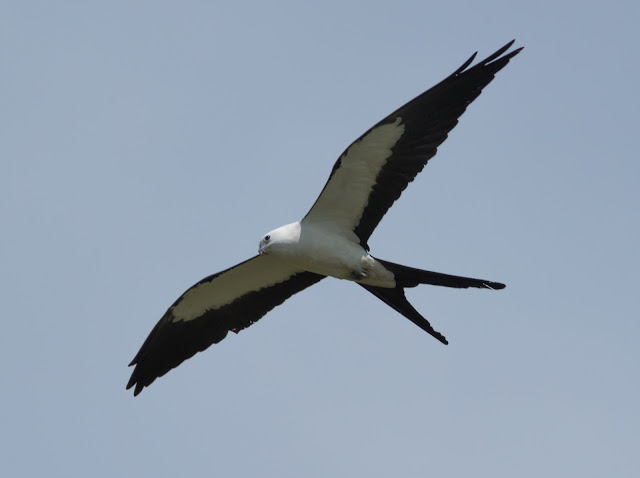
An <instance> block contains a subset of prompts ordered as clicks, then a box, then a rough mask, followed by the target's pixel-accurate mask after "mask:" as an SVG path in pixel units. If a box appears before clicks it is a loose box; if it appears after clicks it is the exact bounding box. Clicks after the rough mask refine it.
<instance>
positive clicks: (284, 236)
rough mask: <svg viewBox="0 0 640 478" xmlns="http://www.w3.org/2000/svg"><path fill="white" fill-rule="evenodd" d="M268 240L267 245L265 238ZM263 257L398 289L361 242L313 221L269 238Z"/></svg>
mask: <svg viewBox="0 0 640 478" xmlns="http://www.w3.org/2000/svg"><path fill="white" fill-rule="evenodd" d="M267 237H268V238H269V240H268V241H265V238H267ZM259 252H260V254H269V255H273V256H274V258H277V259H278V260H279V261H282V262H284V263H286V264H289V265H291V267H292V268H293V269H294V270H297V271H300V272H303V271H307V272H313V273H315V274H320V275H323V276H327V277H334V278H336V279H344V280H351V281H355V282H359V283H361V284H367V285H372V286H377V287H395V285H396V284H395V280H394V278H393V274H392V273H391V272H390V271H388V270H386V269H385V268H384V266H382V264H380V263H379V262H378V261H376V260H375V259H374V258H373V257H371V255H370V254H369V252H368V251H367V250H366V249H365V248H363V247H362V246H361V245H360V243H359V242H356V241H354V240H352V239H351V238H350V237H348V236H344V235H342V234H339V233H337V232H335V231H333V230H331V229H327V228H325V227H323V224H316V223H314V222H312V221H309V222H306V221H300V222H294V223H291V224H287V225H285V226H282V227H279V228H278V229H274V230H273V231H271V232H269V233H268V234H266V235H265V236H264V237H263V239H262V240H261V241H260V249H259Z"/></svg>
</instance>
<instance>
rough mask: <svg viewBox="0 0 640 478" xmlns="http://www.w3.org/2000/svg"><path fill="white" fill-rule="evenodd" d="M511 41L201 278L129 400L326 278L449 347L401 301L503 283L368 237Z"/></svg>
mask: <svg viewBox="0 0 640 478" xmlns="http://www.w3.org/2000/svg"><path fill="white" fill-rule="evenodd" d="M512 44H513V41H511V42H510V43H508V44H507V45H505V46H504V47H502V48H500V49H499V50H498V51H496V52H495V53H494V54H493V55H490V56H489V57H488V58H486V59H485V60H483V61H481V62H479V63H478V64H476V65H475V66H473V67H471V68H469V66H470V65H471V63H472V62H473V60H474V58H475V56H476V54H475V53H474V54H473V55H472V56H471V58H469V59H468V60H467V61H466V62H465V63H464V64H463V65H462V66H461V67H460V68H458V69H457V70H456V71H455V72H453V74H451V75H450V76H449V77H447V78H446V79H444V80H443V81H442V82H440V83H438V84H437V85H436V86H434V87H433V88H431V89H430V90H428V91H426V92H424V93H422V94H421V95H420V96H418V97H416V98H415V99H413V100H411V101H409V102H408V103H407V104H406V105H404V106H402V107H401V108H400V109H398V110H397V111H395V112H393V113H391V114H390V115H389V116H387V117H386V118H384V119H383V120H382V121H380V122H379V123H377V124H376V125H375V126H373V127H372V128H371V129H369V130H368V131H367V132H365V133H364V134H363V135H362V136H360V137H359V138H358V139H357V140H355V141H354V142H353V143H352V144H351V145H350V146H349V147H348V148H347V149H346V151H345V152H344V153H342V155H341V156H340V158H338V161H337V162H336V163H335V165H334V166H333V169H332V171H331V174H330V176H329V180H328V181H327V183H326V185H325V187H324V189H323V190H322V192H321V193H320V196H319V197H318V199H317V200H316V202H315V204H314V205H313V207H312V208H311V210H310V211H309V212H308V213H307V215H306V216H305V217H304V218H303V219H302V220H301V221H298V222H294V223H292V224H287V225H286V226H282V227H279V228H278V229H274V230H273V231H271V232H269V233H267V234H266V235H264V236H263V237H262V239H261V240H260V248H259V254H258V255H256V256H255V257H253V258H251V259H249V260H247V261H245V262H242V263H241V264H238V265H236V266H233V267H231V268H230V269H227V270H225V271H222V272H218V273H217V274H214V275H212V276H209V277H206V278H205V279H202V280H201V281H200V282H198V283H197V284H195V285H194V286H193V287H191V288H190V289H188V290H187V291H186V292H185V293H184V294H182V296H180V297H179V298H178V300H176V301H175V302H174V303H173V305H172V306H171V307H169V310H167V312H166V313H165V314H164V316H163V317H162V318H161V319H160V321H159V322H158V324H157V325H156V326H155V327H154V329H153V330H152V331H151V333H150V334H149V337H147V340H145V342H144V344H142V347H141V348H140V351H139V352H138V353H137V354H136V356H135V358H134V359H133V361H132V362H131V363H130V364H129V365H135V369H134V370H133V373H132V375H131V379H130V380H129V383H128V384H127V389H129V388H131V387H134V386H135V389H134V395H137V394H139V393H140V391H141V390H142V389H143V388H144V387H147V386H149V385H150V384H151V383H152V382H153V381H154V380H155V379H156V378H158V377H161V376H162V375H164V374H165V373H167V372H168V371H169V370H171V369H172V368H174V367H177V366H178V365H180V363H182V362H183V361H184V360H187V359H188V358H190V357H192V356H193V355H194V354H195V353H196V352H201V351H203V350H205V349H206V348H207V347H209V346H210V345H211V344H215V343H218V342H220V341H221V340H222V339H224V338H225V337H226V335H227V333H228V332H229V331H232V332H236V333H238V332H240V331H241V330H242V329H244V328H246V327H249V326H250V325H251V324H253V323H255V322H256V321H258V320H259V319H260V318H261V317H262V316H264V315H265V314H266V313H267V312H269V311H270V310H271V309H273V308H274V307H275V306H277V305H280V304H282V303H283V302H284V301H285V300H287V299H288V298H289V297H291V296H292V295H293V294H295V293H297V292H300V291H301V290H303V289H305V288H307V287H309V286H311V285H313V284H315V283H316V282H318V281H320V280H322V279H324V278H325V277H327V276H331V277H336V278H338V279H345V280H349V281H353V282H356V283H357V284H358V285H360V286H362V287H363V288H365V289H366V290H367V291H369V292H371V293H372V294H373V295H375V296H376V297H378V298H379V299H380V300H382V301H384V302H385V303H386V304H387V305H389V306H390V307H392V308H394V309H395V310H396V311H398V312H399V313H400V314H402V315H404V316H405V317H406V318H408V319H409V320H411V321H412V322H413V323H414V324H416V325H417V326H418V327H420V328H421V329H423V330H425V331H426V332H428V333H429V334H431V335H432V336H433V337H435V338H436V339H438V340H439V341H440V342H442V343H444V344H446V343H447V340H446V339H445V338H444V336H443V335H442V334H440V333H439V332H437V331H436V330H434V329H433V327H431V324H429V321H428V320H427V319H425V318H424V317H422V315H420V313H419V312H418V311H416V310H415V309H414V308H413V307H412V306H411V304H409V302H408V301H407V299H406V297H405V294H404V289H405V288H406V287H415V286H417V285H418V284H432V285H439V286H445V287H457V288H467V287H478V288H486V289H502V288H504V287H505V286H504V284H500V283H498V282H490V281H487V280H481V279H470V278H467V277H458V276H452V275H447V274H440V273H437V272H429V271H424V270H420V269H414V268H411V267H406V266H401V265H398V264H394V263H392V262H388V261H384V260H382V259H378V258H374V257H373V256H371V255H370V254H369V246H368V244H367V242H368V240H369V237H370V236H371V233H373V230H374V229H375V228H376V226H377V225H378V223H379V222H380V220H381V219H382V217H383V216H384V214H385V213H386V212H387V210H388V209H389V208H390V207H391V205H392V204H393V203H394V201H395V200H396V199H398V198H399V197H400V194H401V193H402V191H404V189H405V188H406V187H407V185H408V184H409V183H410V182H411V181H413V179H414V178H415V177H416V175H417V174H418V173H419V172H420V171H422V168H424V166H425V165H426V164H427V161H429V159H431V158H432V157H433V156H434V155H435V154H436V151H437V147H438V146H439V145H440V144H441V143H442V142H443V141H444V140H445V139H446V138H447V135H448V133H449V131H451V129H453V127H454V126H455V125H456V124H457V123H458V118H459V117H460V115H462V113H464V111H465V109H466V108H467V106H469V104H470V103H471V102H472V101H473V100H475V99H476V98H477V97H478V95H479V94H480V92H481V91H482V89H483V88H484V87H485V86H487V85H488V84H489V83H490V82H491V80H493V78H494V76H495V74H496V73H497V72H498V71H500V70H501V69H502V68H504V67H505V66H506V65H507V63H509V60H511V58H513V57H514V56H515V55H517V54H518V53H519V52H520V50H521V49H522V48H518V49H516V50H513V51H511V52H509V53H507V50H508V49H509V48H510V47H511V45H512Z"/></svg>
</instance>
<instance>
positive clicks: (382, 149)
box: [303, 41, 522, 250]
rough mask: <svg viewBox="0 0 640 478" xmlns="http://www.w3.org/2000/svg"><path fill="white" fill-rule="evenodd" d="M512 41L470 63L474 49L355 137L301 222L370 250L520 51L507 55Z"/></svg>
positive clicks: (473, 56)
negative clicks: (399, 202)
mask: <svg viewBox="0 0 640 478" xmlns="http://www.w3.org/2000/svg"><path fill="white" fill-rule="evenodd" d="M512 44H513V41H511V42H509V43H508V44H506V45H505V46H504V47H502V48H500V49H499V50H498V51H496V52H495V53H494V54H493V55H490V56H489V57H488V58H486V59H485V60H483V61H481V62H479V63H478V64H476V65H475V66H473V67H471V68H468V67H469V65H470V64H471V62H472V61H473V60H474V58H475V56H476V54H475V53H474V54H473V55H472V56H471V58H469V59H468V60H467V61H466V62H465V63H464V64H463V65H462V66H461V67H460V68H458V69H457V70H456V71H455V72H453V74H451V75H450V76H449V77H447V78H446V79H444V80H443V81H441V82H440V83H438V84H437V85H436V86H434V87H433V88H431V89H429V90H427V91H426V92H424V93H422V94H421V95H420V96H418V97H417V98H414V99H413V100H411V101H409V102H408V103H407V104H406V105H404V106H402V107H401V108H399V109H398V110H397V111H394V112H393V113H391V114H390V115H389V116H387V117H386V118H385V119H383V120H382V121H380V122H379V123H378V124H376V125H375V126H373V127H372V128H371V129H370V130H369V131H367V132H366V133H364V134H363V135H362V136H360V138H358V139H357V140H356V141H354V142H353V143H352V144H351V145H350V146H349V147H348V148H347V149H346V151H345V152H344V153H342V155H341V156H340V158H339V159H338V161H337V162H336V163H335V165H334V166H333V170H332V171H331V175H330V176H329V180H328V181H327V184H326V185H325V187H324V189H323V190H322V192H321V193H320V196H319V197H318V199H317V200H316V202H315V204H314V205H313V207H312V208H311V210H310V211H309V212H308V213H307V215H306V216H305V218H304V219H303V221H309V222H322V223H323V225H324V227H333V228H335V229H336V231H337V232H339V233H341V234H344V235H349V234H355V235H356V236H357V240H358V241H359V242H360V244H361V245H362V246H363V247H365V248H366V249H367V250H368V249H369V247H368V245H367V241H368V240H369V237H370V236H371V233H372V232H373V230H374V229H375V228H376V226H377V225H378V223H379V222H380V220H381V219H382V217H383V216H384V215H385V213H386V212H387V210H388V209H389V208H390V207H391V205H392V204H393V203H394V202H395V200H396V199H398V198H399V197H400V194H401V193H402V191H404V190H405V188H406V187H407V185H408V184H409V183H410V182H411V181H413V179H414V178H415V177H416V175H417V174H418V173H419V172H420V171H422V169H423V168H424V166H425V165H426V164H427V161H429V159H431V158H432V157H433V156H434V155H435V154H436V152H437V147H438V146H439V145H440V144H441V143H442V142H443V141H444V140H445V139H447V135H448V134H449V131H451V130H452V129H453V127H454V126H455V125H456V124H458V118H459V117H460V115H462V113H464V111H465V110H466V108H467V106H469V104H471V102H472V101H473V100H475V99H476V98H477V97H478V95H479V94H480V92H481V91H482V89H483V88H484V87H485V86H487V85H488V84H489V83H490V82H491V80H493V78H494V76H495V74H496V73H497V72H498V71H500V70H501V69H502V68H504V67H505V66H506V65H507V63H509V60H510V59H511V58H513V57H514V56H515V55H517V54H518V53H519V52H520V50H522V48H518V49H517V50H513V51H511V52H509V53H506V54H505V52H506V51H507V50H508V49H509V48H510V47H511V45H512ZM467 68H468V69H467ZM354 239H355V238H354Z"/></svg>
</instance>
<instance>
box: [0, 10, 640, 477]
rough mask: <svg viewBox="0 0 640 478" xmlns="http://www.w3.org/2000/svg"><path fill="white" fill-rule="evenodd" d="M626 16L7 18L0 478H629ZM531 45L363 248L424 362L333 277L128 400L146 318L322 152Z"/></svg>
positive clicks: (276, 204) (634, 70) (2, 44)
mask: <svg viewBox="0 0 640 478" xmlns="http://www.w3.org/2000/svg"><path fill="white" fill-rule="evenodd" d="M639 20H640V7H639V6H638V2H636V1H631V0H630V1H627V2H623V1H609V2H581V3H579V4H577V3H576V2H575V1H553V2H550V1H541V2H534V1H529V2H526V3H525V2H514V1H487V2H477V1H450V2H417V1H416V2H408V1H394V2H388V1H387V2H344V1H340V2H333V1H326V2H315V3H314V4H313V5H312V4H310V3H307V2H299V1H295V2H293V1H292V2H224V3H222V2H202V1H183V2H165V1H155V2H150V1H149V2H139V1H127V2H65V1H60V2H44V1H41V2H17V1H5V2H3V3H2V5H1V6H0V65H2V66H1V71H2V74H1V75H0V86H1V90H2V95H1V104H0V161H1V170H0V171H1V172H0V211H1V212H0V214H1V219H2V223H1V224H2V226H1V227H2V229H1V230H2V234H0V244H1V246H2V247H1V248H0V261H1V265H0V291H1V292H0V294H1V296H0V297H1V299H2V304H3V313H2V333H1V334H0V359H1V362H0V363H1V364H2V365H1V367H2V392H1V398H0V403H1V404H2V406H1V407H0V449H1V450H2V458H1V459H0V475H1V476H6V477H21V476H27V477H28V476H54V477H88V476H91V477H114V476H143V477H144V476H153V477H165V476H166V477H176V476H224V477H235V476H239V477H243V476H246V477H327V476H331V477H354V476H366V477H390V476H397V477H403V478H404V477H424V476H438V477H469V476H491V477H514V476H517V477H540V476H580V477H603V476H615V477H633V476H640V465H639V458H638V451H639V450H640V413H639V412H638V404H640V383H639V376H638V366H639V362H640V352H639V351H638V341H639V340H640V325H639V322H640V313H639V312H640V311H639V307H638V270H639V269H640V254H639V252H638V244H640V232H639V231H640V228H639V226H640V224H639V223H640V192H639V188H638V182H639V179H640V167H639V166H638V164H639V161H638V149H637V140H638V127H639V126H640V120H639V114H638V111H639V110H640V93H639V92H638V82H639V80H640V60H639V59H640V55H639V53H638V47H639V46H640V34H639V33H638V22H639ZM512 38H516V39H517V42H516V46H525V50H524V51H523V52H522V53H521V54H520V55H519V56H518V57H516V58H515V59H514V60H513V61H512V62H511V63H510V64H509V65H508V67H507V68H506V69H504V70H503V71H502V72H501V73H500V74H499V76H498V77H497V78H496V80H495V81H494V82H493V83H492V84H491V85H489V87H488V88H487V89H486V90H485V92H484V93H483V94H482V95H481V96H480V97H479V98H478V100H476V102H475V103H474V104H473V105H472V106H471V107H470V108H469V110H468V111H467V113H465V114H464V115H463V117H462V119H461V122H460V124H459V126H458V127H457V128H456V129H455V130H454V131H453V132H452V134H451V135H450V136H449V139H448V140H447V141H446V142H445V143H444V145H443V146H442V147H441V148H440V150H439V153H438V155H437V156H436V157H435V158H434V159H433V160H432V161H431V162H430V163H429V165H428V166H427V167H426V169H425V170H424V171H423V173H422V174H421V175H420V176H419V177H418V179H417V180H416V181H415V182H414V183H413V184H411V186H410V187H409V189H408V190H407V191H406V192H405V194H404V195H403V197H402V198H401V199H400V201H399V202H397V203H396V205H395V206H394V207H393V208H392V209H391V211H390V213H389V214H388V215H387V216H386V218H385V219H384V220H383V222H382V224H381V225H380V227H379V228H378V230H377V231H376V233H375V234H374V235H373V237H372V238H371V240H370V245H371V247H372V252H373V253H374V254H375V255H377V256H379V257H382V258H385V259H388V260H392V261H394V262H399V263H403V264H407V265H412V266H415V267H420V268H425V269H431V270H436V271H441V272H446V273H451V274H459V275H467V276H471V277H480V278H485V279H490V280H496V281H502V282H505V283H507V289H506V290H504V291H499V292H493V291H483V290H450V289H445V288H436V287H430V286H422V287H420V288H417V289H412V290H410V291H409V293H408V296H409V299H410V300H411V301H412V303H413V304H414V305H415V306H416V308H417V309H418V310H420V311H421V312H422V313H423V314H424V315H425V316H426V317H427V318H429V319H430V320H431V322H432V324H433V325H434V327H435V328H436V329H437V330H439V331H441V332H442V333H444V334H445V335H446V336H447V338H448V339H449V341H450V345H449V346H443V345H442V344H440V343H439V342H437V341H436V340H434V339H433V338H432V337H430V336H429V335H427V334H426V333H424V332H423V331H421V330H420V329H418V328H417V327H416V326H415V325H413V324H411V323H410V322H409V321H408V320H406V319H405V318H403V317H402V316H400V315H399V314H397V313H396V312H394V311H393V310H392V309H390V308H389V307H386V306H385V305H384V304H383V303H381V302H380V301H378V300H377V299H376V298H374V297H373V296H372V295H370V294H368V293H366V292H365V291H364V290H362V289H361V288H360V287H358V286H356V285H354V284H350V283H348V282H342V281H337V280H325V281H323V282H322V283H320V284H318V285H316V286H314V287H312V288H311V289H308V290H306V291H304V292H303V293H301V294H299V295H296V296H295V297H294V298H292V299H291V300H289V301H287V302H286V303H285V304H284V305H283V306H281V307H278V308H277V309H275V310H274V311H272V312H271V313H270V314H269V315H267V316H266V317H264V318H263V319H262V320H261V321H260V322H258V323H257V324H255V325H254V326H252V327H250V328H249V329H247V330H245V331H243V332H241V333H240V334H238V335H234V334H230V336H229V337H228V338H227V339H226V340H225V341H223V342H222V343H220V344H218V345H216V346H213V347H211V348H210V349H209V350H207V351H206V352H205V353H203V354H199V355H198V356H196V357H194V358H193V359H191V360H189V361H187V362H185V363H184V364H182V365H181V366H180V367H179V368H178V369H176V370H173V371H172V372H170V373H169V374H168V375H166V376H165V377H163V378H161V379H159V380H157V381H156V382H155V383H154V384H153V385H152V386H151V387H150V388H148V389H145V390H144V392H143V393H142V394H141V395H140V396H139V397H137V398H135V399H134V398H133V395H132V393H131V391H125V389H124V387H125V384H126V382H127V380H128V378H129V375H130V372H131V369H130V368H127V364H128V362H129V361H130V360H131V359H132V358H133V355H134V354H135V353H136V351H137V350H138V348H139V347H140V345H141V344H142V342H143V340H144V339H145V338H146V336H147V334H148V333H149V331H150V330H151V328H152V327H153V325H155V323H156V321H157V320H158V319H159V318H160V317H161V316H162V314H163V313H164V311H165V310H166V308H167V307H168V306H169V305H170V304H171V303H172V302H173V301H174V300H175V299H176V298H177V297H178V296H179V295H180V294H181V293H182V292H183V291H184V290H185V289H186V288H188V287H189V286H191V285H192V284H193V283H194V282H196V281H198V280H199V279H201V278H202V277H204V276H206V275H209V274H212V273H214V272H217V271H220V270H222V269H225V268H227V267H229V266H232V265H234V264H236V263H238V262H240V261H242V260H245V259H246V258H248V257H250V256H252V255H254V254H255V253H256V252H257V248H258V241H259V239H260V237H261V235H262V234H263V233H265V232H266V231H268V230H270V229H273V228H274V227H277V226H280V225H282V224H285V223H288V222H291V221H294V220H297V219H299V218H301V217H302V216H303V215H304V214H305V213H306V211H307V210H308V208H309V207H310V206H311V204H312V203H313V201H314V200H315V198H316V196H317V194H318V193H319V191H320V189H321V188H322V186H323V185H324V183H325V181H326V179H327V176H328V174H329V171H330V170H331V167H332V165H333V163H334V161H335V160H336V158H337V157H338V155H339V154H340V153H341V152H342V151H343V150H344V148H345V147H346V146H347V145H348V144H349V143H350V142H351V141H352V140H354V139H355V138H356V137H357V136H359V135H360V134H361V133H362V132H364V131H365V130H366V129H367V128H369V127H370V126H371V125H372V124H374V123H375V122H376V121H378V120H379V119H381V118H382V117H384V116H386V115H387V114H388V113H390V112H391V111H393V110H394V109H396V108H397V107H399V106H400V105H402V104H403V103H404V102H406V101H408V100H410V99H411V98H413V97H414V96H416V95H417V94H419V93H421V92H422V91H424V90H425V89H427V88H429V87H431V86H432V85H434V84H435V83H437V82H438V81H440V80H441V79H443V78H444V77H445V76H447V75H448V74H450V73H451V72H452V71H454V70H455V69H456V68H457V67H458V66H459V65H460V64H462V63H463V62H464V61H465V60H466V59H467V58H468V57H469V55H471V54H472V53H473V52H474V51H476V50H478V51H479V58H484V57H485V56H487V55H488V54H490V53H492V52H493V51H495V50H496V49H497V48H499V47H500V46H502V45H503V44H505V43H506V42H507V41H509V40H511V39H512Z"/></svg>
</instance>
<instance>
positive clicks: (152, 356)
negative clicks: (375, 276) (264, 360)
mask: <svg viewBox="0 0 640 478" xmlns="http://www.w3.org/2000/svg"><path fill="white" fill-rule="evenodd" d="M323 277H324V276H321V275H318V274H313V273H311V272H302V271H296V270H293V269H291V268H290V267H287V266H286V265H283V264H282V263H281V262H279V261H277V260H276V259H273V257H270V256H268V255H264V256H255V257H253V258H252V259H249V260H248V261H245V262H242V263H240V264H238V265H236V266H234V267H232V268H230V269H227V270H225V271H222V272H219V273H217V274H214V275H212V276H209V277H206V278H204V279H202V280H201V281H200V282H198V283H197V284H195V285H194V286H193V287H191V288H190V289H188V290H187V291H186V292H185V293H184V294H182V295H181V296H180V298H178V300H176V301H175V302H174V303H173V305H172V306H171V307H169V310H167V312H166V313H165V314H164V316H163V317H162V318H161V319H160V321H159V322H158V323H157V324H156V326H155V327H154V328H153V330H152V331H151V333H150V334H149V337H147V340H145V341H144V344H142V347H141V348H140V351H139V352H138V353H137V354H136V356H135V357H134V359H133V360H132V361H131V363H130V364H129V365H130V366H131V365H135V369H134V370H133V373H132V374H131V379H130V380H129V383H128V384H127V389H129V388H131V387H133V386H134V385H135V389H134V391H133V394H134V395H138V394H139V393H140V392H141V391H142V389H143V388H144V387H147V386H149V385H150V384H151V383H152V382H153V381H154V380H155V379H156V378H158V377H161V376H163V375H164V374H165V373H167V372H168V371H169V370H171V369H172V368H175V367H177V366H178V365H180V364H181V363H182V362H183V361H185V360H187V359H188V358H190V357H192V356H193V355H194V354H195V353H196V352H202V351H203V350H205V349H206V348H207V347H209V346H210V345H211V344H216V343H218V342H220V341H221V340H222V339H224V338H225V337H226V335H227V333H228V332H229V331H232V332H236V333H237V332H239V331H241V330H242V329H244V328H246V327H249V326H250V325H251V324H253V323H254V322H257V321H258V320H259V319H260V318H261V317H262V316H264V315H265V314H266V313H267V312H269V311H270V310H271V309H273V308H274V307H275V306H277V305H280V304H282V303H283V302H284V301H285V300H287V299H288V298H289V297H291V296H292V295H293V294H295V293H297V292H300V291H301V290H303V289H305V288H307V287H309V286H310V285H313V284H315V283H316V282H318V281H320V280H321V279H323Z"/></svg>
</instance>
